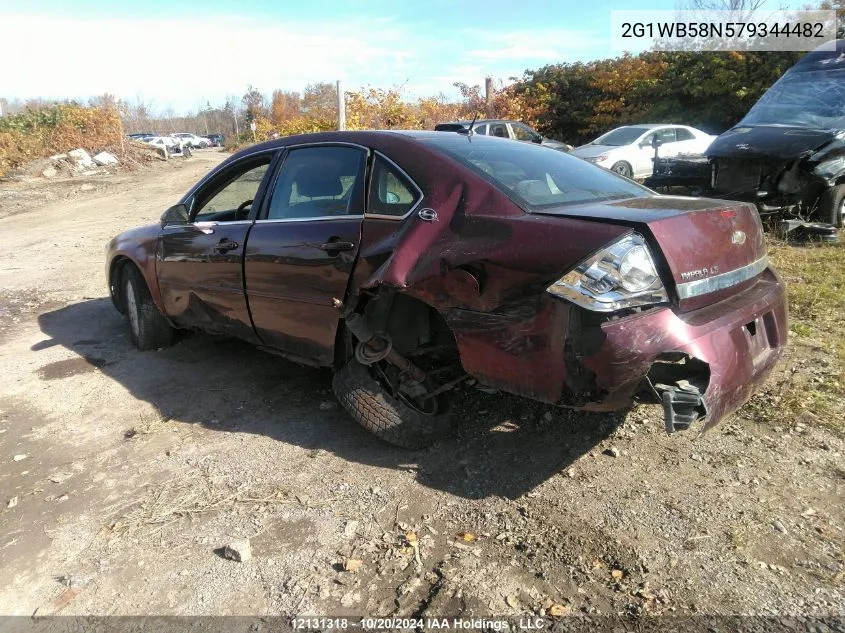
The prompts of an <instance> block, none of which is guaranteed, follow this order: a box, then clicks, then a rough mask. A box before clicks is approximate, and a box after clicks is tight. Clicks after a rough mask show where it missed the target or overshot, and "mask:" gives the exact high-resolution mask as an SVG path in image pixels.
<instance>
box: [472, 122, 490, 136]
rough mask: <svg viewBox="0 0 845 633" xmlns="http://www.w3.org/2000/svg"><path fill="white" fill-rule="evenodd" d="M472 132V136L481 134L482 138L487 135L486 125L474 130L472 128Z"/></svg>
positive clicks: (477, 126)
mask: <svg viewBox="0 0 845 633" xmlns="http://www.w3.org/2000/svg"><path fill="white" fill-rule="evenodd" d="M472 132H473V134H481V135H482V136H486V135H487V124H486V123H482V124H481V125H476V126H475V127H474V128H472Z"/></svg>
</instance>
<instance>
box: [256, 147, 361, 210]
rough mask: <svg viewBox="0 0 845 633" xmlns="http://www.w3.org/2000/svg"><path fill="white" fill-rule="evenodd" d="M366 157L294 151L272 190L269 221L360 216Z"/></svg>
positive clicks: (354, 152)
mask: <svg viewBox="0 0 845 633" xmlns="http://www.w3.org/2000/svg"><path fill="white" fill-rule="evenodd" d="M365 159H366V153H365V152H364V151H363V150H361V149H358V148H357V147H343V146H339V145H325V146H322V147H302V148H299V149H293V150H291V151H290V153H289V154H288V155H287V157H286V158H285V162H284V163H283V164H282V169H281V171H280V172H279V177H278V179H277V180H276V184H275V186H274V187H273V197H272V198H271V199H270V208H269V210H268V212H267V219H268V220H289V219H301V218H320V217H325V216H333V215H347V214H349V213H350V212H351V211H352V210H354V212H356V213H360V207H361V202H362V198H363V187H364V184H363V171H364V170H363V167H364V164H365Z"/></svg>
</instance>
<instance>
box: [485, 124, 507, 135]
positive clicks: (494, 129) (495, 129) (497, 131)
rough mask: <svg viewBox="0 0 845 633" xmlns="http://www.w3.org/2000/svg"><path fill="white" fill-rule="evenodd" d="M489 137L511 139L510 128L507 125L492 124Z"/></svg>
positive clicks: (488, 133)
mask: <svg viewBox="0 0 845 633" xmlns="http://www.w3.org/2000/svg"><path fill="white" fill-rule="evenodd" d="M487 135H488V136H498V137H499V138H510V132H509V131H508V126H507V125H506V124H505V123H490V127H489V132H487Z"/></svg>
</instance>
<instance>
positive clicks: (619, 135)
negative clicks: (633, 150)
mask: <svg viewBox="0 0 845 633" xmlns="http://www.w3.org/2000/svg"><path fill="white" fill-rule="evenodd" d="M648 130H649V128H647V127H620V128H616V129H615V130H611V131H610V132H608V133H607V134H602V135H601V136H600V137H598V138H597V139H596V140H595V141H593V142H592V143H590V145H613V146H617V147H618V146H622V145H630V144H631V143H633V142H634V141H636V140H637V139H638V138H640V137H641V136H642V135H643V134H645V133H646V132H648Z"/></svg>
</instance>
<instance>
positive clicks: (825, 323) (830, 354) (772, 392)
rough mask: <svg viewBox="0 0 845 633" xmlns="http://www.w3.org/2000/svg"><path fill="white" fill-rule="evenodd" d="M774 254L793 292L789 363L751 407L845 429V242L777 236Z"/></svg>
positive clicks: (772, 418)
mask: <svg viewBox="0 0 845 633" xmlns="http://www.w3.org/2000/svg"><path fill="white" fill-rule="evenodd" d="M769 256H770V257H771V261H772V264H773V266H774V267H775V269H776V270H777V271H778V273H779V274H780V275H781V277H782V278H783V280H784V281H785V282H786V285H787V293H788V295H789V312H790V327H789V330H790V331H789V334H790V348H791V349H790V350H789V351H788V353H787V356H786V363H788V365H789V366H788V368H787V371H786V372H784V373H783V374H781V375H780V377H779V378H777V379H776V380H775V381H774V384H772V383H770V384H769V386H768V387H767V388H766V389H765V390H764V391H763V392H761V393H760V394H758V395H757V396H755V397H754V398H753V399H752V400H751V402H750V403H749V409H751V411H752V412H753V417H754V418H755V419H758V420H760V421H769V422H778V423H783V422H789V420H797V419H798V418H799V417H801V419H802V420H803V421H810V422H812V423H814V424H816V423H817V424H819V425H822V426H825V427H828V428H830V429H832V430H835V431H837V433H839V434H845V421H844V420H843V416H842V411H843V408H845V332H843V325H845V245H843V244H835V245H817V246H790V245H788V244H786V243H784V242H782V241H779V240H773V239H772V240H770V241H769ZM805 412H806V413H805ZM802 414H804V415H803V416H802Z"/></svg>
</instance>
